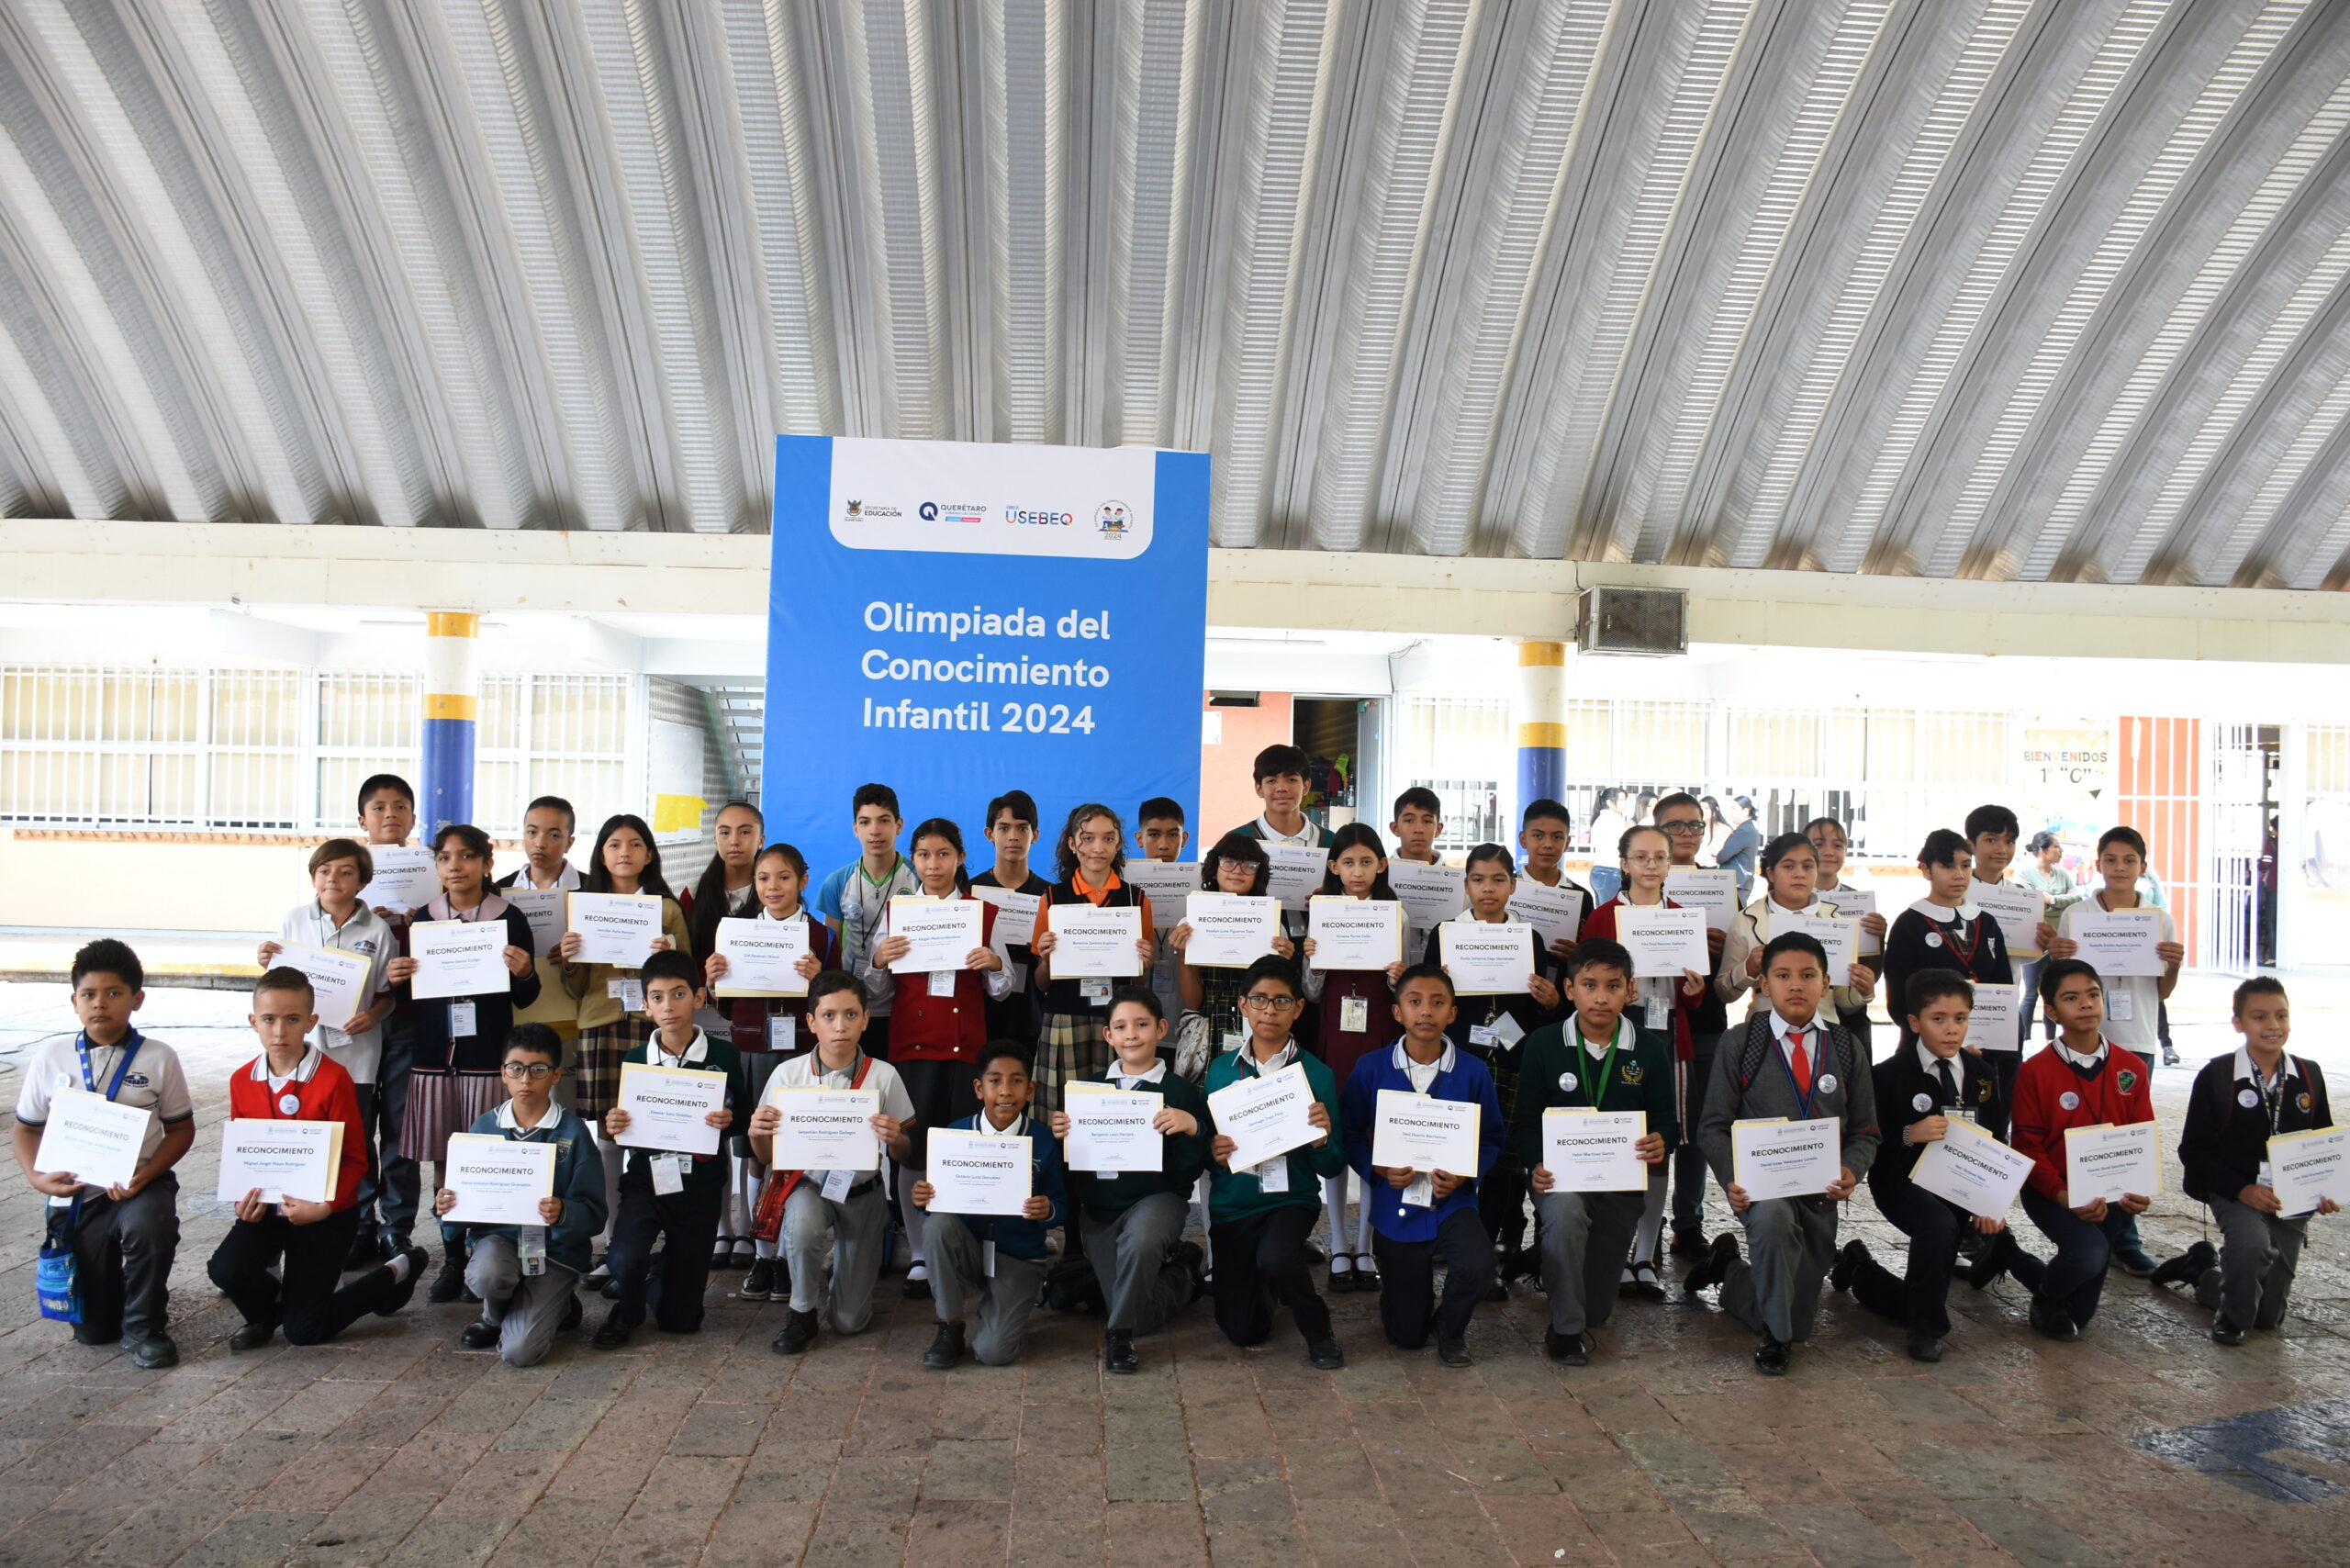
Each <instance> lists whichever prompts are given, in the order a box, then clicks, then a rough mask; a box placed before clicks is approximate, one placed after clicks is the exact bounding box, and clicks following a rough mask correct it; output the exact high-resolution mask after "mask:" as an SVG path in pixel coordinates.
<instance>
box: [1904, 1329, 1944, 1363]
mask: <svg viewBox="0 0 2350 1568" xmlns="http://www.w3.org/2000/svg"><path fill="white" fill-rule="evenodd" d="M1909 1359H1910V1360H1911V1361H1941V1360H1942V1338H1941V1336H1939V1335H1934V1334H1925V1333H1916V1332H1913V1333H1912V1334H1911V1335H1910V1336H1909Z"/></svg>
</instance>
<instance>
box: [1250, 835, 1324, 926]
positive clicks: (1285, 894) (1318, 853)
mask: <svg viewBox="0 0 2350 1568" xmlns="http://www.w3.org/2000/svg"><path fill="white" fill-rule="evenodd" d="M1265 858H1266V859H1268V860H1270V861H1271V862H1272V872H1271V874H1270V876H1269V877H1267V878H1266V879H1265V890H1266V891H1267V892H1269V893H1270V894H1272V895H1273V897H1275V898H1277V899H1279V900H1281V908H1283V909H1284V910H1287V911H1288V912H1289V913H1292V914H1304V913H1305V901H1306V900H1308V899H1310V898H1312V897H1313V896H1314V895H1315V894H1316V893H1318V892H1320V891H1321V890H1322V879H1323V878H1324V877H1325V876H1326V875H1328V873H1329V869H1330V852H1329V851H1328V850H1326V849H1309V848H1307V847H1306V846H1304V845H1302V844H1268V845H1267V846H1265Z"/></svg>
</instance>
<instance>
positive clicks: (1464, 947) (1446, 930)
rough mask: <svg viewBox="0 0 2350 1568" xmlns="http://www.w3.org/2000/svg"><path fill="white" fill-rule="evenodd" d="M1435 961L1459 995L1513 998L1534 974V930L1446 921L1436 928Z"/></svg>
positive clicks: (1477, 921)
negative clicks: (1436, 959) (1436, 951)
mask: <svg viewBox="0 0 2350 1568" xmlns="http://www.w3.org/2000/svg"><path fill="white" fill-rule="evenodd" d="M1436 929H1437V939H1438V954H1439V955H1440V958H1439V961H1440V962H1441V963H1442V964H1443V965H1444V972H1445V973H1447V974H1449V975H1450V976H1451V977H1452V989H1453V991H1455V992H1456V993H1457V994H1459V995H1461V996H1517V995H1520V994H1522V993H1523V992H1524V991H1525V990H1526V982H1527V978H1528V977H1530V976H1531V975H1532V974H1533V973H1534V963H1535V958H1534V927H1532V926H1530V925H1519V924H1515V923H1513V924H1507V925H1496V924H1490V923H1488V922H1486V921H1483V920H1474V921H1472V920H1448V921H1446V922H1445V923H1444V924H1442V925H1439V926H1438V927H1437V928H1436Z"/></svg>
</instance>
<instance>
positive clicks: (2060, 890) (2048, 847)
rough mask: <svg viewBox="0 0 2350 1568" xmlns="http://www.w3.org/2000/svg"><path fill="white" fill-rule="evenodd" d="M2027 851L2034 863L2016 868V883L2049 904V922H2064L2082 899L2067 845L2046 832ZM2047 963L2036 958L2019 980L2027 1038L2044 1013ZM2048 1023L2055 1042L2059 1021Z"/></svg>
mask: <svg viewBox="0 0 2350 1568" xmlns="http://www.w3.org/2000/svg"><path fill="white" fill-rule="evenodd" d="M2024 849H2025V851H2026V853H2028V854H2029V855H2030V856H2031V860H2030V861H2029V862H2028V863H2027V864H2025V865H2021V866H2019V867H2017V868H2015V872H2016V880H2017V881H2019V882H2021V883H2022V884H2023V885H2024V886H2025V887H2027V888H2030V889H2031V890H2032V891H2034V892H2036V893H2038V894H2040V895H2041V896H2042V898H2045V899H2046V900H2047V901H2048V913H2047V916H2046V918H2047V919H2048V920H2049V921H2050V923H2051V924H2053V923H2054V922H2056V921H2058V920H2061V919H2063V918H2064V915H2065V906H2066V905H2067V904H2070V903H2072V902H2075V901H2076V900H2077V899H2079V897H2080V896H2081V885H2080V883H2079V882H2078V881H2076V880H2075V879H2074V877H2073V873H2072V872H2070V871H2068V870H2066V869H2065V846H2064V844H2063V843H2062V842H2061V841H2060V840H2058V838H2057V837H2056V835H2055V834H2053V833H2051V832H2049V831H2048V830H2047V829H2046V828H2042V829H2041V830H2040V831H2039V832H2038V833H2035V834H2032V835H2031V842H2030V843H2028V844H2026V845H2025V846H2024ZM2047 962H2048V959H2047V958H2046V956H2045V955H2043V956H2042V957H2040V958H2034V959H2032V960H2031V962H2030V963H2028V964H2026V965H2025V966H2024V967H2023V972H2022V973H2021V974H2020V975H2019V976H2017V977H2016V978H2017V981H2018V983H2019V984H2020V985H2021V986H2022V987H2023V1033H2024V1035H2025V1036H2026V1037H2027V1038H2028V1037H2029V1036H2031V1020H2032V1014H2035V1013H2037V1012H2039V1011H2040V969H2041V966H2042V965H2043V964H2045V963H2047ZM2045 1023H2046V1027H2047V1037H2048V1038H2049V1039H2052V1040H2053V1039H2054V1038H2055V1037H2056V1020H2055V1019H2053V1018H2048V1019H2046V1020H2045Z"/></svg>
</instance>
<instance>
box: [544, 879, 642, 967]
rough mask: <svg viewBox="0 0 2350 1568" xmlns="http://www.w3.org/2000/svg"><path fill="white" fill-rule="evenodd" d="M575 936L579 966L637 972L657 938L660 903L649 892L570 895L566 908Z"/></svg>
mask: <svg viewBox="0 0 2350 1568" xmlns="http://www.w3.org/2000/svg"><path fill="white" fill-rule="evenodd" d="M566 909H567V911H568V914H569V918H570V922H571V929H572V930H574V931H576V932H577V933H579V957H578V958H576V959H575V960H573V961H574V962H576V963H581V964H610V965H612V966H614V967H615V968H618V969H643V967H644V960H645V959H647V958H651V957H652V956H653V943H654V940H655V938H656V937H658V936H659V935H661V900H660V899H659V898H658V897H656V896H655V895H654V894H652V893H574V894H572V895H571V902H570V903H569V904H568V905H567V906H566Z"/></svg>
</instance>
